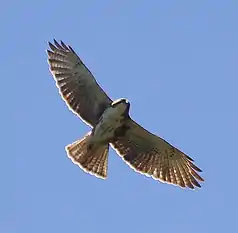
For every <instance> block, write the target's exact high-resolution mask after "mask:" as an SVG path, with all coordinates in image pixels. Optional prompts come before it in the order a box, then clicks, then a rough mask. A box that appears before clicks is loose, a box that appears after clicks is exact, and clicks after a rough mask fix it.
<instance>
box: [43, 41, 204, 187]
mask: <svg viewBox="0 0 238 233" xmlns="http://www.w3.org/2000/svg"><path fill="white" fill-rule="evenodd" d="M49 48H50V49H49V50H47V54H48V63H49V69H50V71H51V73H52V75H53V77H54V79H55V81H56V85H57V87H58V89H59V93H60V95H61V97H62V98H63V100H64V101H65V102H66V104H67V106H68V107H69V109H70V110H71V111H73V112H74V113H75V114H76V115H77V116H79V117H80V118H81V119H82V120H83V121H84V122H85V123H86V124H88V125H90V126H91V127H92V130H91V131H90V132H89V133H87V134H86V135H85V136H84V137H83V138H82V139H80V140H77V141H75V142H73V143H72V144H70V145H68V146H66V152H67V155H68V157H69V158H70V159H71V160H72V162H73V163H75V164H77V165H78V166H79V167H80V168H82V169H83V170H84V171H85V172H87V173H90V174H92V175H95V176H96V177H99V178H102V179H105V178H106V177H107V169H108V150H109V145H111V146H112V148H113V149H115V151H116V152H117V154H118V155H119V156H120V157H121V158H122V159H123V160H124V161H125V162H126V163H127V164H128V165H129V166H130V167H131V168H133V169H134V170H135V171H136V172H139V173H141V174H144V175H147V176H149V177H152V178H154V179H155V180H159V181H161V182H165V183H169V184H174V185H177V186H180V187H184V188H185V187H187V188H190V189H194V188H195V186H196V187H201V185H200V184H199V182H198V181H204V180H203V178H202V177H201V176H200V175H199V174H198V172H201V169H200V168H198V167H197V166H196V165H195V164H194V161H193V159H192V158H190V157H189V156H187V155H186V154H184V153H183V152H182V151H180V150H179V149H177V148H175V147H174V146H172V145H171V144H169V143H168V142H166V141H165V140H164V139H162V138H161V137H158V136H156V135H154V134H152V133H150V132H149V131H147V130H146V129H144V128H143V127H142V126H140V125H139V124H138V123H136V122H135V121H134V120H133V119H132V118H131V117H130V115H129V109H130V103H129V102H128V100H127V99H124V98H122V99H118V100H116V101H112V100H111V99H110V98H109V97H108V96H107V94H106V93H105V92H104V91H103V90H102V89H101V87H100V86H99V84H98V83H97V82H96V80H95V78H94V76H93V74H92V73H91V72H90V70H89V69H88V68H87V67H86V66H85V65H84V63H83V62H82V60H81V59H80V58H79V56H78V55H77V54H76V52H75V51H74V50H73V49H72V48H71V47H70V46H66V45H65V44H64V43H63V42H62V41H61V42H60V43H59V42H57V41H56V40H54V44H52V43H50V42H49Z"/></svg>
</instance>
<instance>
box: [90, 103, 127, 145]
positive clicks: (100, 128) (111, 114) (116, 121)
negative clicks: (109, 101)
mask: <svg viewBox="0 0 238 233" xmlns="http://www.w3.org/2000/svg"><path fill="white" fill-rule="evenodd" d="M124 120H125V116H124V114H123V112H121V111H120V109H118V108H111V107H110V108H108V109H107V110H105V112H104V113H103V115H102V116H101V118H100V120H99V122H98V124H97V125H96V126H95V127H94V129H93V137H94V141H97V142H104V141H110V139H112V138H113V137H114V135H115V131H116V130H117V129H118V128H120V127H121V126H122V125H123V124H124Z"/></svg>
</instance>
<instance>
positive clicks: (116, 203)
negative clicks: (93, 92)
mask: <svg viewBox="0 0 238 233" xmlns="http://www.w3.org/2000/svg"><path fill="white" fill-rule="evenodd" d="M0 13H1V14H0V26H1V58H0V59H1V69H2V70H1V96H2V97H1V99H2V102H3V105H2V110H3V112H4V113H6V114H4V113H2V114H1V115H2V130H1V131H2V133H4V135H3V134H2V142H4V143H3V144H2V148H1V154H2V156H1V157H2V159H1V164H2V166H1V167H2V168H1V171H0V173H1V183H2V191H1V199H0V201H1V202H0V205H1V207H0V232H1V233H13V232H14V233H15V232H17V233H42V232H57V233H61V232H62V233H63V232H64V233H65V232H89V233H93V232H105V233H112V232H113V233H121V232H133V233H134V232H138V233H145V232H166V233H167V232H176V233H180V232H183V233H184V232H193V233H195V232H235V231H236V229H237V216H238V215H237V210H238V202H237V195H238V192H237V190H238V188H237V163H238V150H237V146H238V137H237V134H238V69H237V67H238V65H237V64H238V63H237V62H238V1H236V0H233V1H231V0H226V1H219V0H211V1H205V0H201V1H188V0H187V1H183V0H182V1H181V0H180V1H175V0H174V1H155V0H154V1H152V0H151V1H135V0H134V1H125V0H124V1H123V0H121V1H109V0H108V1H90V0H88V1H79V0H78V1H76V0H75V1H64V2H60V1H56V0H52V1H46V0H41V1H26V0H23V1H16V0H15V1H11V0H9V1H3V2H2V3H1V9H0ZM53 38H56V39H58V40H61V39H62V40H63V41H64V42H65V43H66V44H70V45H71V46H72V47H73V48H74V49H75V51H76V52H77V53H78V54H79V55H80V56H81V58H82V59H83V61H84V62H85V64H86V65H87V66H88V68H89V69H90V70H91V71H92V72H93V74H94V75H95V77H96V78H97V81H98V82H99V83H100V85H101V86H102V87H103V88H104V89H105V91H106V92H107V93H108V95H109V96H110V97H111V98H113V99H116V98H120V97H126V98H128V99H129V100H130V102H131V115H132V117H133V118H134V119H135V120H137V121H138V122H139V123H140V124H142V125H143V126H144V127H145V128H147V129H148V130H150V131H152V132H153V133H156V134H157V135H160V136H161V137H163V138H165V139H166V140H168V141H169V142H170V143H172V144H173V145H175V146H177V147H179V148H180V149H181V150H183V151H184V152H186V153H187V154H188V155H189V156H191V157H192V158H194V159H195V162H196V164H197V165H198V166H199V167H201V168H202V169H203V171H204V172H203V173H202V176H203V177H204V178H205V180H206V182H205V183H203V186H202V188H201V189H199V190H196V191H190V190H184V189H180V188H178V187H175V186H172V185H167V184H162V183H160V182H158V181H155V180H153V179H150V178H147V177H145V176H142V175H140V174H137V173H135V172H134V171H133V170H131V169H130V168H129V167H128V165H126V164H125V163H124V162H123V161H122V160H121V159H120V157H119V156H118V155H117V154H116V153H115V152H114V151H113V150H110V156H109V177H108V179H107V180H100V179H97V178H95V177H93V176H90V175H88V174H86V173H84V172H83V171H82V170H81V169H80V168H78V167H77V166H76V165H74V164H73V163H72V162H71V161H70V160H69V159H68V158H67V156H66V153H65V149H64V147H65V146H66V145H67V144H69V143H72V142H73V141H75V140H77V139H79V138H81V137H82V136H83V135H84V134H85V133H87V132H88V131H89V129H90V128H89V127H87V126H86V125H85V124H84V123H83V122H82V121H81V120H80V119H78V118H77V117H76V116H75V115H74V114H73V113H72V112H70V111H69V110H68V109H67V107H66V105H65V103H64V102H63V101H62V100H61V98H60V96H59V94H58V90H57V89H56V86H55V82H54V80H53V78H52V76H51V74H50V72H49V70H48V64H47V61H46V59H47V57H46V53H45V50H46V49H47V47H48V45H47V41H48V40H52V39H53Z"/></svg>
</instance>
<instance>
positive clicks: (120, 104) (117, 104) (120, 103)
mask: <svg viewBox="0 0 238 233" xmlns="http://www.w3.org/2000/svg"><path fill="white" fill-rule="evenodd" d="M111 107H112V108H124V109H125V110H127V111H129V109H130V103H129V101H128V100H127V99H125V98H121V99H117V100H115V101H113V102H112V103H111Z"/></svg>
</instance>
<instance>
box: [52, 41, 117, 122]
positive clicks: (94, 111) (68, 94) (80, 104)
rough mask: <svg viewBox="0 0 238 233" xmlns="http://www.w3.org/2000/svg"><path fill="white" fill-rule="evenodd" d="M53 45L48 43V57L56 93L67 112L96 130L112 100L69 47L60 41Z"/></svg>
mask: <svg viewBox="0 0 238 233" xmlns="http://www.w3.org/2000/svg"><path fill="white" fill-rule="evenodd" d="M54 43H55V45H53V44H51V43H50V42H49V47H50V50H47V54H48V63H49V68H50V71H51V73H52V75H53V77H54V79H55V81H56V85H57V87H58V89H59V93H60V95H61V96H62V98H63V100H64V101H65V102H66V104H67V106H68V107H69V109H70V110H72V111H73V112H74V113H75V114H77V115H78V116H79V117H80V118H81V119H82V120H83V121H85V122H86V123H88V124H90V125H91V126H95V125H96V123H97V121H98V119H99V118H100V116H101V114H102V113H103V111H104V110H105V109H106V108H107V107H108V106H109V105H110V103H111V102H112V100H111V99H110V98H109V97H108V96H107V94H106V93H105V92H104V91H103V90H102V89H101V87H100V86H99V85H98V83H97V82H96V80H95V78H94V76H93V75H92V73H91V72H90V71H89V70H88V68H87V67H86V66H85V65H84V64H83V62H82V61H81V59H80V58H79V57H78V55H77V54H76V53H75V52H74V50H73V49H72V48H71V47H70V46H66V45H65V44H64V43H63V42H62V41H61V44H59V43H58V42H57V41H56V40H54Z"/></svg>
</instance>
